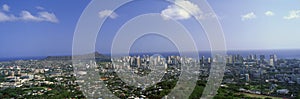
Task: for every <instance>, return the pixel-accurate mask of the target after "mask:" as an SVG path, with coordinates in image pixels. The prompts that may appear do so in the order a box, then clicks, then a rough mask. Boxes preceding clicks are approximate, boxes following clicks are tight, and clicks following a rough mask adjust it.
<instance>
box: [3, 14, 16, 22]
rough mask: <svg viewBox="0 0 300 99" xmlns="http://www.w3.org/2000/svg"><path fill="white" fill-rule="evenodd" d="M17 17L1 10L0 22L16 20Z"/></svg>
mask: <svg viewBox="0 0 300 99" xmlns="http://www.w3.org/2000/svg"><path fill="white" fill-rule="evenodd" d="M16 19H17V18H16V17H15V16H14V15H7V14H5V13H3V12H0V22H6V21H14V20H16Z"/></svg>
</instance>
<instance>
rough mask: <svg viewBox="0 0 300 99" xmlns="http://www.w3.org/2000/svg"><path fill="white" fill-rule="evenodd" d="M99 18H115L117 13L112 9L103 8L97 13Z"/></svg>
mask: <svg viewBox="0 0 300 99" xmlns="http://www.w3.org/2000/svg"><path fill="white" fill-rule="evenodd" d="M98 15H99V18H104V17H109V18H111V19H115V18H117V17H118V14H117V13H115V12H114V11H112V10H103V11H100V12H99V13H98Z"/></svg>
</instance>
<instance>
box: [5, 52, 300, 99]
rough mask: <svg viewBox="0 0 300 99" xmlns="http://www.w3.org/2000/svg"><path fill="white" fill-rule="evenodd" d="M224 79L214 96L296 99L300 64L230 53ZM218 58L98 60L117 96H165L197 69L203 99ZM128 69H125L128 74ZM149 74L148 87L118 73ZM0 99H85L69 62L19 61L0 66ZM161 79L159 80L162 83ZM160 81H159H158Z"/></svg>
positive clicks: (197, 92) (196, 95)
mask: <svg viewBox="0 0 300 99" xmlns="http://www.w3.org/2000/svg"><path fill="white" fill-rule="evenodd" d="M223 58H224V59H225V61H226V68H225V73H224V74H225V75H224V77H223V81H222V84H221V86H220V88H219V90H218V93H217V95H216V96H215V97H214V98H237V99H239V98H297V97H299V90H300V60H299V59H279V58H277V57H276V55H270V56H265V55H255V54H253V55H248V56H241V55H238V54H237V55H228V56H226V57H223ZM214 61H216V58H211V57H207V58H206V57H204V56H203V57H201V58H200V59H199V60H196V59H194V58H188V57H181V56H166V57H163V56H160V55H154V56H149V55H142V56H124V57H120V58H113V59H112V61H111V62H103V61H102V62H100V61H98V62H96V63H97V69H98V70H99V75H100V76H99V77H100V78H99V79H98V80H99V81H102V82H104V83H105V87H107V88H108V89H109V90H110V91H111V92H112V93H113V94H114V95H115V96H117V97H119V98H162V97H164V96H166V95H167V94H169V93H170V92H171V91H172V89H173V88H174V87H175V86H176V84H177V82H178V78H179V77H180V75H181V70H182V66H187V65H196V66H198V67H199V68H198V69H199V72H198V73H199V76H198V77H197V78H196V79H197V80H198V81H197V84H196V86H195V88H194V90H193V92H192V94H191V95H190V97H189V98H191V99H195V98H200V97H201V94H202V91H203V89H204V88H205V86H206V82H207V79H208V76H209V72H210V69H211V65H212V63H213V62H214ZM124 70H127V71H125V72H124ZM120 72H124V73H128V72H129V73H133V74H136V76H137V77H139V76H140V77H143V76H149V75H150V74H151V73H153V72H154V73H156V74H157V75H156V76H150V78H151V80H150V81H148V82H147V84H141V83H139V82H134V81H130V80H128V81H126V80H124V79H121V77H125V76H126V75H125V76H124V75H123V76H122V75H118V73H120ZM0 75H1V76H0V88H1V90H0V98H43V97H49V98H85V96H84V92H82V91H81V89H80V85H79V84H78V82H80V81H79V80H78V79H76V73H74V66H73V64H72V61H71V60H17V61H8V62H0ZM159 78H161V79H159ZM157 79H159V80H158V81H157Z"/></svg>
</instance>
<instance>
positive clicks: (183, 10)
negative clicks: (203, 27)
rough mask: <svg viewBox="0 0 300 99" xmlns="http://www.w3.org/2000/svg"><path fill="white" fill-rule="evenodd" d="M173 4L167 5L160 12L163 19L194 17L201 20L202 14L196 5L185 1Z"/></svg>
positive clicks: (180, 0)
mask: <svg viewBox="0 0 300 99" xmlns="http://www.w3.org/2000/svg"><path fill="white" fill-rule="evenodd" d="M174 3H175V4H172V5H169V6H168V7H167V8H166V9H164V10H162V11H161V15H162V16H163V17H164V18H167V19H168V18H172V19H175V20H184V19H189V18H191V17H193V15H195V17H196V18H199V19H201V18H203V17H204V15H203V12H202V11H201V10H200V8H199V7H198V5H196V4H194V3H192V2H190V1H187V0H177V1H175V2H174Z"/></svg>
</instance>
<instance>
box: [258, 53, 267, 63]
mask: <svg viewBox="0 0 300 99" xmlns="http://www.w3.org/2000/svg"><path fill="white" fill-rule="evenodd" d="M265 58H266V57H265V55H260V56H259V60H260V63H264V62H265Z"/></svg>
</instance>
